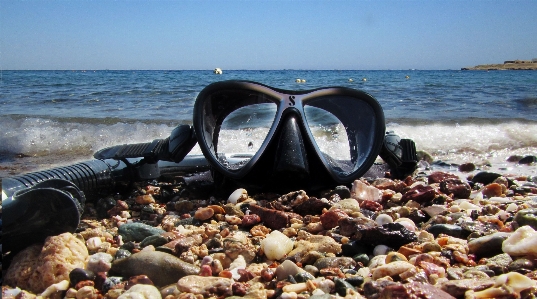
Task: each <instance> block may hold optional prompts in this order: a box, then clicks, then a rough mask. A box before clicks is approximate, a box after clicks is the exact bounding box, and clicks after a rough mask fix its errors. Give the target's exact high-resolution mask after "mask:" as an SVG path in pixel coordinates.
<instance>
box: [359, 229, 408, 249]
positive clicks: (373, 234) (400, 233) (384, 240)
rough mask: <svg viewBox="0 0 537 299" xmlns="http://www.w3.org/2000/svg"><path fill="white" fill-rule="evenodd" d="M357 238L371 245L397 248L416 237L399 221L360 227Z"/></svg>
mask: <svg viewBox="0 0 537 299" xmlns="http://www.w3.org/2000/svg"><path fill="white" fill-rule="evenodd" d="M358 233H359V234H358V235H360V237H359V238H357V240H360V241H361V242H365V243H367V244H371V245H380V244H382V245H386V246H388V247H391V248H399V247H401V246H403V245H405V244H408V243H410V242H414V241H416V240H417V239H418V237H417V236H416V234H415V233H414V232H411V231H409V230H408V229H407V228H406V227H404V226H403V225H402V224H400V223H387V224H384V225H382V226H376V227H372V228H366V229H361V230H359V232H358Z"/></svg>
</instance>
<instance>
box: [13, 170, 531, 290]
mask: <svg viewBox="0 0 537 299" xmlns="http://www.w3.org/2000/svg"><path fill="white" fill-rule="evenodd" d="M472 176H473V178H472ZM473 180H475V181H473ZM477 181H479V182H477ZM198 191H199V190H198ZM536 229H537V185H536V183H535V181H534V178H533V177H531V176H518V177H512V176H508V177H504V176H499V175H489V176H485V178H481V177H479V176H478V175H477V174H476V175H475V176H474V175H470V177H469V178H468V180H466V179H462V180H461V179H460V177H459V176H454V175H453V174H449V173H446V172H432V173H431V172H428V173H424V172H421V173H420V174H418V175H415V176H413V177H408V178H407V179H405V180H404V181H400V180H391V179H376V180H365V179H363V180H358V181H355V182H354V184H353V185H352V186H351V188H350V189H349V188H347V187H341V188H337V189H335V190H328V191H327V192H324V193H321V194H318V196H316V197H314V196H310V195H308V194H306V193H305V192H303V191H296V192H291V193H288V194H285V195H276V194H268V193H265V194H257V195H253V194H252V195H250V194H248V192H247V190H244V189H238V190H236V191H234V192H233V191H231V192H228V193H226V194H223V195H213V196H211V195H201V194H197V193H196V192H194V191H192V190H189V187H188V186H185V185H182V184H171V183H167V182H158V183H153V184H151V185H146V184H140V185H138V186H136V187H135V188H133V189H131V190H130V191H128V192H126V193H125V194H121V195H120V194H115V195H110V196H109V197H103V198H101V199H99V200H96V201H95V202H93V203H88V204H86V211H85V213H84V215H83V220H82V222H81V224H80V226H79V228H78V231H77V232H76V233H74V234H71V233H65V234H62V235H60V236H55V237H50V238H49V239H47V241H46V242H45V245H44V247H43V249H42V245H35V246H30V247H28V248H27V249H25V251H24V252H21V253H19V254H18V255H17V256H16V257H15V258H14V259H13V261H12V262H11V265H10V267H9V269H7V271H6V272H5V275H4V277H3V279H4V281H3V286H2V297H3V298H34V297H36V296H37V297H50V298H103V297H104V298H189V299H190V298H192V299H193V298H198V299H201V298H225V297H231V296H238V297H246V298H282V299H295V298H297V299H298V298H309V297H311V298H316V299H321V298H335V297H345V298H392V297H394V296H397V298H438V299H440V298H454V297H455V298H535V296H536V295H535V294H536V293H537V232H536Z"/></svg>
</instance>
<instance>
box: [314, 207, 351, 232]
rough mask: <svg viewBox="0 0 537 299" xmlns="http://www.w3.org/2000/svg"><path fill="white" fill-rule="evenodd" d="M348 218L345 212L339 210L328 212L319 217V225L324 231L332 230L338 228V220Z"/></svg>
mask: <svg viewBox="0 0 537 299" xmlns="http://www.w3.org/2000/svg"><path fill="white" fill-rule="evenodd" d="M347 217H349V216H348V215H347V214H346V213H345V212H343V211H342V210H339V209H335V210H331V211H328V212H326V213H324V214H322V215H321V224H322V225H323V228H324V229H332V228H334V227H336V226H338V221H339V219H342V218H347Z"/></svg>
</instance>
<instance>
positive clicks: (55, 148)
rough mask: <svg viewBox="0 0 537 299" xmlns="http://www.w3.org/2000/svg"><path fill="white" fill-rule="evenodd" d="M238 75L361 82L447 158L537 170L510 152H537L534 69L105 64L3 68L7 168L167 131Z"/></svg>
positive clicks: (277, 81)
mask: <svg viewBox="0 0 537 299" xmlns="http://www.w3.org/2000/svg"><path fill="white" fill-rule="evenodd" d="M231 79H241V80H250V81H257V82H260V83H263V84H266V85H269V86H273V87H277V88H282V89H312V88H318V87H326V86H346V87H351V88H355V89H360V90H363V91H366V92H368V93H369V94H371V95H372V96H373V97H375V98H376V99H377V100H378V101H379V103H380V104H381V105H382V107H383V110H384V114H385V118H386V125H387V129H388V130H393V131H395V132H396V133H397V134H399V135H400V136H401V137H403V138H411V139H413V140H414V141H415V142H416V146H417V148H418V150H423V151H426V152H428V153H430V154H431V155H432V156H433V158H434V159H435V160H438V161H442V162H444V163H443V164H442V165H444V167H446V165H449V164H457V163H464V162H473V163H476V164H477V165H483V166H482V167H481V168H482V169H488V168H491V169H492V170H498V171H503V172H508V173H513V174H526V175H536V174H537V167H536V166H534V165H530V166H520V165H517V164H515V163H510V162H506V159H507V157H509V156H511V155H522V156H524V155H537V72H535V71H458V70H442V71H425V70H406V71H402V70H398V71H395V70H394V71H367V70H353V71H350V70H345V71H338V70H329V71H319V70H278V71H269V70H267V71H240V70H224V72H223V74H222V75H215V74H214V73H213V72H212V71H211V70H200V71H105V70H102V71H0V128H1V133H0V177H7V176H12V175H17V174H21V173H24V172H28V171H35V170H40V169H44V168H49V167H54V166H59V165H67V164H71V163H74V162H79V161H84V160H89V159H92V154H93V153H94V152H95V151H97V150H99V149H102V148H104V147H108V146H111V145H116V144H124V143H137V142H148V141H151V140H153V139H156V138H165V137H167V136H168V135H169V134H170V132H171V131H172V130H173V128H174V127H175V126H176V125H178V124H191V123H192V111H193V105H194V101H195V99H196V96H197V94H198V93H199V92H200V91H201V90H202V89H203V88H204V87H205V86H206V85H208V84H210V83H212V82H216V81H221V80H231ZM296 79H303V80H305V82H301V83H297V82H296ZM332 150H335V151H337V149H332ZM192 153H201V151H200V150H199V148H194V149H193V151H192ZM486 165H492V167H488V166H486Z"/></svg>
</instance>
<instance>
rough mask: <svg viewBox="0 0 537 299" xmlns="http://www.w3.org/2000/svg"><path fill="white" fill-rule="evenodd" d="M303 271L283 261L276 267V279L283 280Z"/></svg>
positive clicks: (293, 264)
mask: <svg viewBox="0 0 537 299" xmlns="http://www.w3.org/2000/svg"><path fill="white" fill-rule="evenodd" d="M302 271H303V270H302V269H301V268H300V267H299V266H297V265H296V264H295V263H293V262H292V261H290V260H285V261H283V263H281V264H280V265H279V266H278V267H276V271H275V274H276V279H278V280H284V279H286V278H287V277H289V275H292V276H295V275H297V274H298V273H300V272H302Z"/></svg>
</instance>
